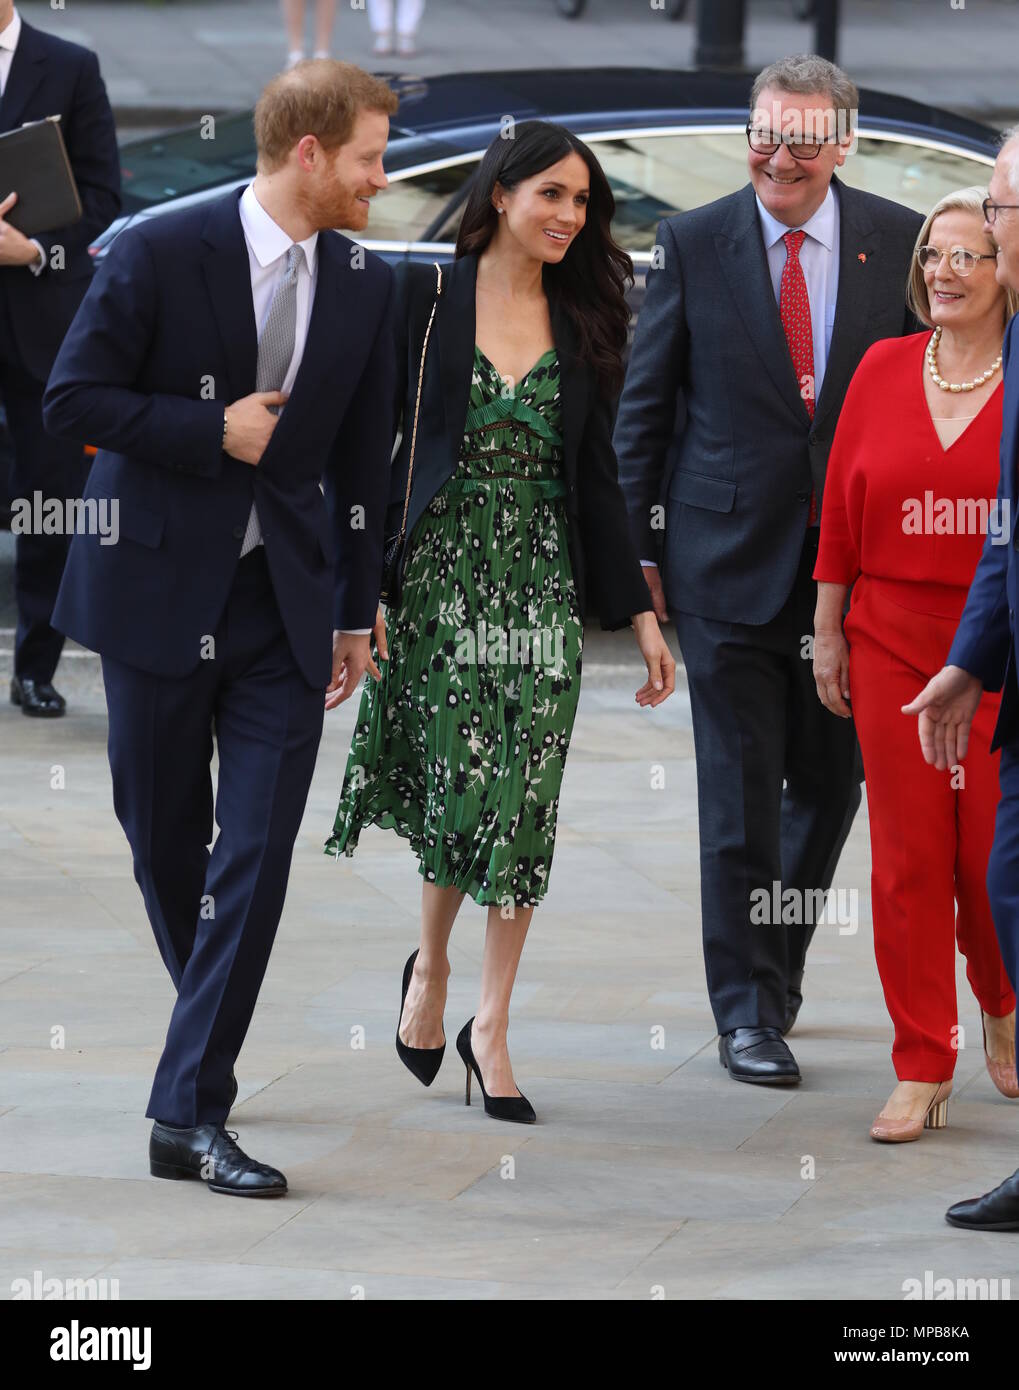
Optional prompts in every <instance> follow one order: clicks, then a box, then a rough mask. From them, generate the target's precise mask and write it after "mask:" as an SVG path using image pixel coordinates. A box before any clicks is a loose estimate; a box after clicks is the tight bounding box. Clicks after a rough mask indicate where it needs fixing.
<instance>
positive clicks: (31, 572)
mask: <svg viewBox="0 0 1019 1390" xmlns="http://www.w3.org/2000/svg"><path fill="white" fill-rule="evenodd" d="M0 384H2V389H3V401H4V410H5V411H6V414H7V423H8V426H9V428H10V434H11V441H12V444H13V446H14V468H13V470H12V478H11V484H12V496H13V497H24V498H26V499H27V500H28V501H29V502H31V501H32V495H33V493H34V492H36V491H38V492H40V493H41V494H42V499H43V501H44V502H45V500H46V499H47V498H59V499H60V501H61V502H62V503H63V502H64V501H66V499H68V498H76V497H80V496H81V494H82V491H83V489H84V486H85V480H86V478H87V477H88V470H89V461H88V459H87V458H86V456H85V454H84V452H83V450H82V448H81V446H80V445H78V444H67V443H65V442H63V441H60V440H57V439H51V438H50V436H49V435H48V434H47V433H46V431H45V430H44V429H43V425H42V393H43V388H44V385H45V383H43V382H40V381H36V380H35V378H34V377H31V376H29V375H28V373H27V372H24V371H21V370H19V369H18V368H15V367H4V368H2V372H0ZM70 543H71V538H70V536H68V535H52V536H47V535H33V534H27V535H17V536H16V537H15V542H14V596H15V601H16V603H17V609H18V627H17V633H16V636H15V639H14V674H15V675H16V676H18V677H21V678H22V679H30V680H35V681H43V682H44V681H50V680H52V679H53V674H54V672H55V671H56V669H57V662H58V661H59V660H60V653H61V650H62V649H63V645H64V636H63V633H61V632H57V630H56V629H55V628H53V627H51V626H50V618H51V617H52V615H53V605H54V603H55V602H56V598H57V590H58V589H59V588H60V579H61V576H62V574H63V572H64V564H65V562H66V560H67V551H68V547H69V546H70Z"/></svg>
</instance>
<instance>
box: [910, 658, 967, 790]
mask: <svg viewBox="0 0 1019 1390" xmlns="http://www.w3.org/2000/svg"><path fill="white" fill-rule="evenodd" d="M983 693H984V687H983V682H982V681H981V680H980V678H979V677H978V676H972V675H970V673H969V672H968V671H964V670H963V669H962V667H961V666H944V667H942V669H941V670H940V671H939V672H938V674H937V675H936V676H932V677H931V679H930V680H929V681H928V682H927V684H926V685H925V686H924V688H923V689H922V690H921V691H920V694H919V695H918V696H917V697H916V699H915V700H913V701H912V702H911V703H910V704H908V705H903V706H902V713H903V714H918V715H919V716H920V719H919V721H918V732H919V734H920V747H921V748H922V749H923V756H924V761H925V762H928V763H931V764H932V765H933V766H934V767H936V768H937V769H938V771H939V772H944V771H945V769H946V768H949V767H954V766H955V765H956V763H958V762H960V761H961V759H963V758H964V757H965V756H966V749H967V747H968V746H969V730H970V725H971V724H972V723H973V716H974V714H976V712H977V705H979V703H980V696H981V695H982V694H983Z"/></svg>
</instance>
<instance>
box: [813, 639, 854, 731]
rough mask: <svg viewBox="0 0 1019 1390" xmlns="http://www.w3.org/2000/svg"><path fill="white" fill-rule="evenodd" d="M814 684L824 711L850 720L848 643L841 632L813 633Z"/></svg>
mask: <svg viewBox="0 0 1019 1390" xmlns="http://www.w3.org/2000/svg"><path fill="white" fill-rule="evenodd" d="M814 684H815V685H816V686H817V696H818V699H819V700H820V701H821V704H822V705H824V707H825V709H830V710H831V712H832V714H837V715H838V716H839V718H840V719H852V717H853V715H852V711H851V710H850V708H849V706H848V705H847V704H846V701H847V700H848V699H849V643H848V642H847V641H846V639H845V637H844V636H843V634H842V632H841V631H839V632H815V633H814Z"/></svg>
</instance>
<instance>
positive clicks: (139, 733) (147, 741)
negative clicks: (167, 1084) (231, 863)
mask: <svg viewBox="0 0 1019 1390" xmlns="http://www.w3.org/2000/svg"><path fill="white" fill-rule="evenodd" d="M103 680H104V682H105V685H106V704H107V709H108V710H109V741H108V750H109V757H110V771H111V773H112V775H113V805H114V809H115V811H116V813H117V819H118V820H119V821H120V823H121V825H122V826H123V828H124V833H125V834H126V835H127V839H128V843H129V844H130V846H131V850H132V854H133V856H134V876H135V879H136V881H137V883H138V886H139V888H140V889H141V891H142V897H143V898H144V899H145V909H146V912H147V913H148V918H149V922H150V923H151V925H152V930H153V933H154V935H155V938H156V944H157V945H158V947H159V953H160V955H161V956H162V957H163V961H164V963H165V965H166V968H167V970H168V971H169V972H170V978H171V979H172V980H173V983H174V986H175V987H177V988H179V987H180V981H181V976H182V975H183V973H184V967H185V966H186V965H187V962H188V958H189V957H190V955H191V949H192V946H193V945H194V940H195V928H196V926H197V924H198V915H199V912H200V910H201V904H202V894H203V893H204V892H205V875H206V869H207V867H208V862H209V850H208V846H209V843H210V842H211V840H212V773H211V771H210V762H211V759H212V712H213V709H214V706H215V698H216V683H217V671H216V666H215V662H201V663H199V666H198V669H197V671H195V672H193V673H192V674H191V675H189V676H184V677H182V678H180V679H176V680H175V679H173V678H169V677H166V676H154V675H151V674H150V673H149V672H147V671H139V670H138V669H137V668H136V667H133V666H127V665H125V664H124V663H123V662H119V661H112V660H110V659H109V658H108V657H104V658H103Z"/></svg>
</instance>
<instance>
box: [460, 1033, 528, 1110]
mask: <svg viewBox="0 0 1019 1390" xmlns="http://www.w3.org/2000/svg"><path fill="white" fill-rule="evenodd" d="M473 1022H474V1020H473V1018H470V1019H468V1020H467V1022H466V1023H465V1024H464V1026H463V1027H462V1028H461V1029H460V1032H459V1035H458V1036H457V1040H456V1050H457V1052H459V1054H460V1057H461V1059H462V1060H463V1063H464V1065H465V1066H466V1068H467V1093H466V1096H465V1098H464V1104H465V1105H470V1103H471V1072H472V1071H473V1073H474V1075H475V1076H476V1077H477V1078H478V1085H479V1086H480V1087H481V1094H482V1095H483V1096H484V1098H485V1114H486V1115H492V1116H493V1117H494V1118H495V1119H497V1120H515V1121H516V1123H517V1124H521V1125H533V1124H534V1122H535V1120H537V1118H538V1117H537V1115H536V1114H535V1113H534V1106H533V1105H532V1104H531V1102H530V1101H529V1100H528V1099H527V1097H526V1096H523V1095H521V1096H490V1095H489V1094H488V1092H487V1091H486V1090H485V1083H484V1081H482V1079H481V1068H480V1067H479V1066H478V1063H477V1059H476V1058H475V1056H474V1049H473V1048H472V1047H471V1025H472V1024H473Z"/></svg>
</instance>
